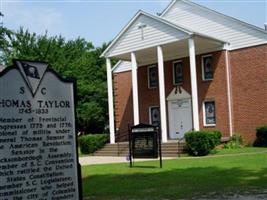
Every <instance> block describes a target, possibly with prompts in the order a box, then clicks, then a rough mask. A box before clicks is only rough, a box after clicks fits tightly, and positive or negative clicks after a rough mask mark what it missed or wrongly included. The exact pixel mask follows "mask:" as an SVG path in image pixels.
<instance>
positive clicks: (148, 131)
mask: <svg viewBox="0 0 267 200" xmlns="http://www.w3.org/2000/svg"><path fill="white" fill-rule="evenodd" d="M132 154H133V158H157V157H158V134H157V129H156V127H155V126H152V125H148V124H139V125H137V126H134V127H132Z"/></svg>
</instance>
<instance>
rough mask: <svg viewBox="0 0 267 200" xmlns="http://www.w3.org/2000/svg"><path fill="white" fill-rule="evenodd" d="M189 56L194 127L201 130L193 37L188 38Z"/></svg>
mask: <svg viewBox="0 0 267 200" xmlns="http://www.w3.org/2000/svg"><path fill="white" fill-rule="evenodd" d="M188 46H189V57H190V76H191V93H192V108H193V127H194V130H195V131H199V111H198V93H197V73H196V55H195V43H194V39H193V38H189V39H188Z"/></svg>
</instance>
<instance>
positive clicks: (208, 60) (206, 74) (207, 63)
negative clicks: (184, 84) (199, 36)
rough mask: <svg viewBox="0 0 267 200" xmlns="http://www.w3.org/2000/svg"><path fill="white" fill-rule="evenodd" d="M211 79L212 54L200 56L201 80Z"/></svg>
mask: <svg viewBox="0 0 267 200" xmlns="http://www.w3.org/2000/svg"><path fill="white" fill-rule="evenodd" d="M212 79H213V62H212V55H206V56H202V80H204V81H208V80H212Z"/></svg>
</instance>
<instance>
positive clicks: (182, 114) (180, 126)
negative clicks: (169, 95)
mask: <svg viewBox="0 0 267 200" xmlns="http://www.w3.org/2000/svg"><path fill="white" fill-rule="evenodd" d="M168 108H169V131H170V133H169V136H170V139H178V138H179V139H180V138H183V137H184V134H185V133H186V132H188V131H191V130H192V107H191V99H178V100H175V101H169V102H168Z"/></svg>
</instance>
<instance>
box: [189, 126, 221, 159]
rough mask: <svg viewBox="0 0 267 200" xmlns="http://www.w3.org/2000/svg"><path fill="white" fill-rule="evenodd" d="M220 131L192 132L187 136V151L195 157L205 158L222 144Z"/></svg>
mask: <svg viewBox="0 0 267 200" xmlns="http://www.w3.org/2000/svg"><path fill="white" fill-rule="evenodd" d="M220 140H221V133H220V132H219V131H192V132H188V133H186V134H185V141H186V150H187V152H188V153H189V154H190V155H193V156H205V155H208V154H209V153H210V151H211V150H212V149H214V148H215V146H216V145H218V144H220Z"/></svg>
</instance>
